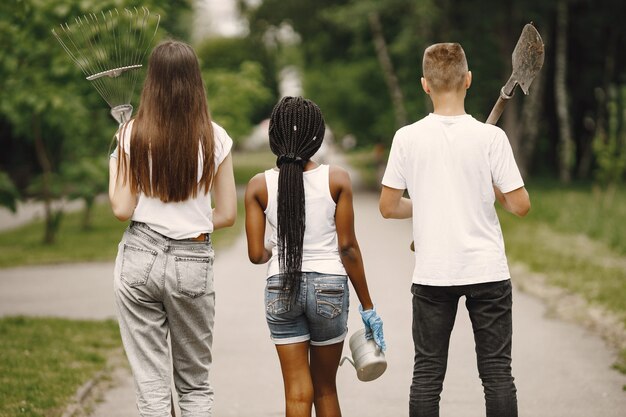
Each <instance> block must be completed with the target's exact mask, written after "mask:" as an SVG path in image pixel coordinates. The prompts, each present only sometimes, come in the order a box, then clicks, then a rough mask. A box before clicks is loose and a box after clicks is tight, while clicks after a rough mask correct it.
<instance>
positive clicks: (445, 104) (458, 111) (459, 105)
mask: <svg viewBox="0 0 626 417" xmlns="http://www.w3.org/2000/svg"><path fill="white" fill-rule="evenodd" d="M430 99H431V100H432V102H433V108H434V110H433V113H435V114H438V115H440V116H460V115H463V114H466V113H465V90H463V92H462V93H460V92H458V91H449V92H445V93H437V94H435V93H432V92H431V94H430Z"/></svg>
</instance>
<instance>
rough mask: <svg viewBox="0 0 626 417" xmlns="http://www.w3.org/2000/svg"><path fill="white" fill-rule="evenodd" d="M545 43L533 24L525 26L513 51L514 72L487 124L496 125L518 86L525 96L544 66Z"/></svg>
mask: <svg viewBox="0 0 626 417" xmlns="http://www.w3.org/2000/svg"><path fill="white" fill-rule="evenodd" d="M544 55H545V54H544V48H543V41H542V40H541V36H540V35H539V32H537V29H535V27H534V26H533V24H532V23H529V24H527V25H526V26H524V29H523V30H522V34H521V36H520V37H519V39H518V41H517V45H515V49H514V50H513V72H512V74H511V77H509V80H508V81H507V82H506V84H504V87H502V89H500V97H498V101H497V102H496V104H495V105H494V106H493V109H491V113H490V114H489V117H488V118H487V121H486V122H485V123H487V124H490V125H495V124H496V123H497V122H498V119H499V118H500V115H501V114H502V111H503V110H504V106H506V103H507V102H508V100H510V99H511V97H513V94H515V87H517V86H518V85H519V86H520V88H521V89H522V91H523V92H524V94H525V95H528V89H529V88H530V85H531V84H532V82H533V80H534V79H535V77H536V76H537V74H538V73H539V70H541V67H542V66H543V58H544Z"/></svg>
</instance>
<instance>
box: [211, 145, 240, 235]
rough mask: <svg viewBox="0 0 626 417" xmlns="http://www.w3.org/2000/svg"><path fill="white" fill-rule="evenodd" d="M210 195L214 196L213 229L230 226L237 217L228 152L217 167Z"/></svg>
mask: <svg viewBox="0 0 626 417" xmlns="http://www.w3.org/2000/svg"><path fill="white" fill-rule="evenodd" d="M211 197H214V198H215V208H214V209H213V230H217V229H222V228H224V227H230V226H232V225H233V224H235V219H236V218H237V190H236V189H235V176H234V174H233V158H232V155H231V154H230V153H229V154H228V155H226V158H225V159H224V160H223V161H222V163H221V164H220V166H219V167H218V168H217V173H216V174H215V177H214V178H213V188H212V190H211Z"/></svg>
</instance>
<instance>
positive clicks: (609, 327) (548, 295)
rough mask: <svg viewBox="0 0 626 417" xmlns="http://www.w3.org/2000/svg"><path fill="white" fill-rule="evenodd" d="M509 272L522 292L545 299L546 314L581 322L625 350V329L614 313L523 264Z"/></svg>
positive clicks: (512, 267) (614, 346)
mask: <svg viewBox="0 0 626 417" xmlns="http://www.w3.org/2000/svg"><path fill="white" fill-rule="evenodd" d="M511 275H512V276H513V282H514V283H515V284H517V287H518V288H519V289H520V290H521V291H523V292H526V293H528V294H531V295H533V296H535V297H537V298H539V299H540V300H542V301H543V302H544V304H545V305H546V308H547V315H548V316H549V317H556V318H559V319H562V320H565V321H569V322H573V323H576V324H580V325H583V326H584V327H585V328H587V329H589V330H590V331H592V332H593V333H596V334H598V335H600V336H601V337H602V338H603V339H604V340H605V341H606V343H607V344H608V345H609V346H610V347H611V348H613V349H615V350H616V351H617V350H623V349H626V329H625V328H624V324H623V320H622V318H621V317H619V316H618V315H617V314H615V313H613V312H611V311H609V310H607V309H605V308H603V307H601V306H598V305H596V304H591V303H589V302H588V301H587V300H585V299H584V298H583V297H582V296H580V295H578V294H574V293H572V292H570V291H568V290H566V289H564V288H561V287H556V286H553V285H550V284H548V283H547V279H546V276H545V274H541V273H537V272H533V271H531V270H530V269H528V267H527V266H526V265H524V264H521V263H514V264H512V265H511ZM616 355H617V352H616Z"/></svg>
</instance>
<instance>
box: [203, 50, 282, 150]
mask: <svg viewBox="0 0 626 417" xmlns="http://www.w3.org/2000/svg"><path fill="white" fill-rule="evenodd" d="M203 78H204V80H205V83H206V89H207V94H208V97H209V108H210V110H211V115H212V117H213V118H214V119H215V121H216V122H217V123H219V124H220V125H221V126H223V127H224V128H225V129H226V131H227V132H228V133H229V134H230V135H231V136H232V138H233V140H235V142H238V141H239V140H241V139H242V138H243V137H244V136H245V135H246V134H248V133H249V132H250V130H251V129H252V127H253V118H252V116H253V115H254V113H255V111H256V110H257V109H258V108H259V107H264V106H267V105H268V103H270V102H271V101H272V100H273V95H272V93H271V91H270V90H269V89H268V88H267V87H266V86H265V85H264V83H263V72H262V68H261V65H260V64H259V63H257V62H251V61H245V62H243V63H242V64H241V65H240V67H239V68H238V70H237V71H236V72H235V71H232V70H223V69H214V70H205V71H203Z"/></svg>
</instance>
